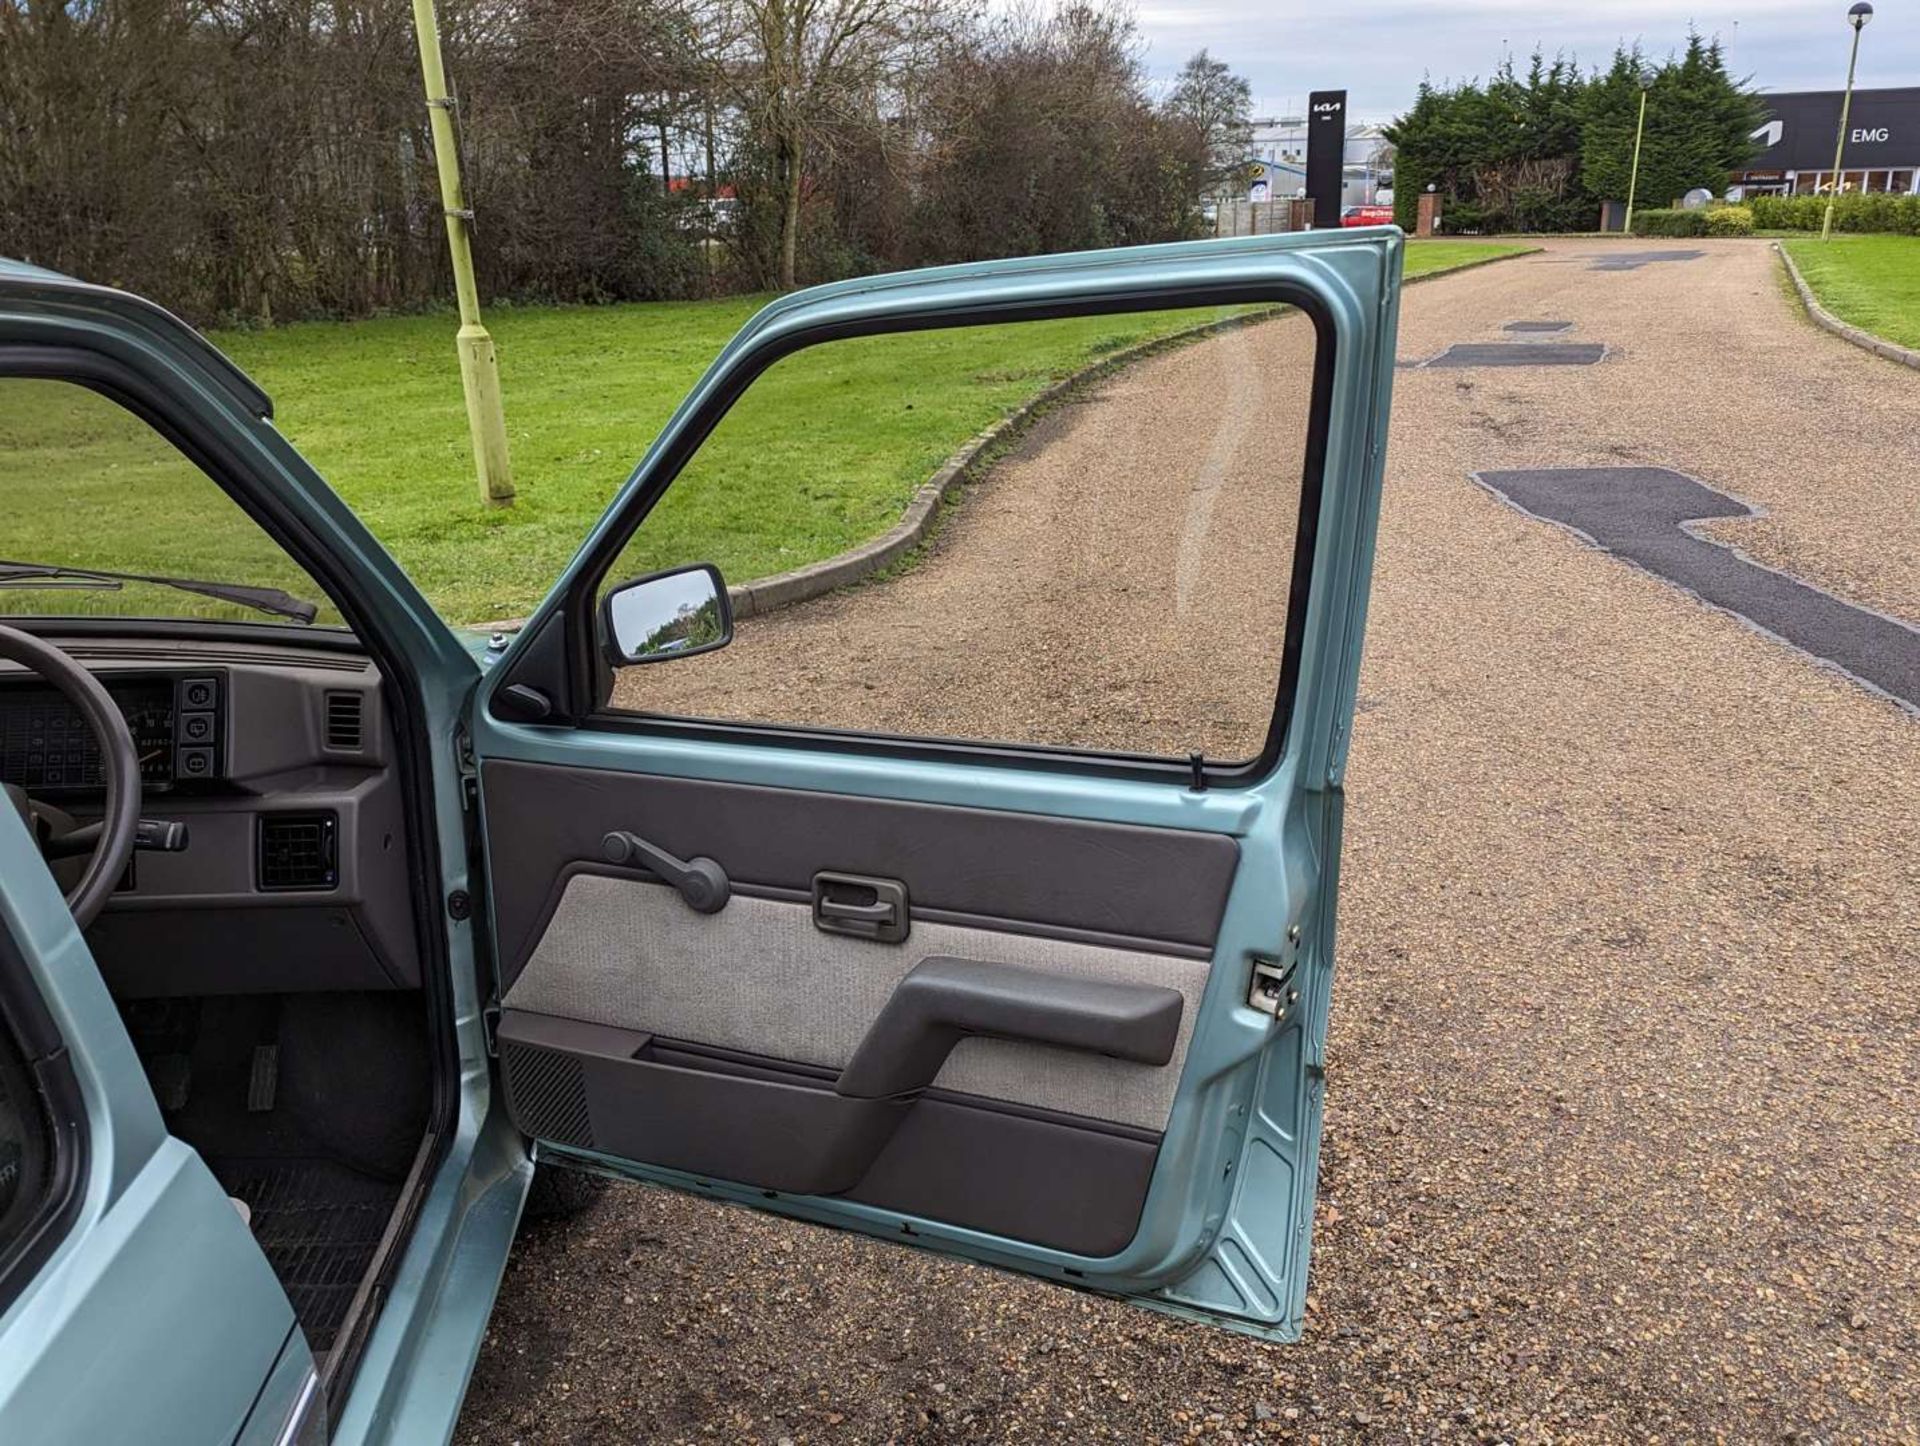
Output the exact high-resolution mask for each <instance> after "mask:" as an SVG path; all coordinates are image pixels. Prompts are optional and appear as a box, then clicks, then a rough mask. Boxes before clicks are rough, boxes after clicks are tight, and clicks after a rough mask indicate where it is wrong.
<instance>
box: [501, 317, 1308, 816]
mask: <svg viewBox="0 0 1920 1446" xmlns="http://www.w3.org/2000/svg"><path fill="white" fill-rule="evenodd" d="M1261 304H1267V305H1284V306H1291V307H1293V308H1295V309H1296V310H1298V311H1301V312H1303V313H1305V314H1306V316H1307V317H1308V318H1309V320H1310V321H1311V322H1312V324H1313V328H1314V335H1315V350H1314V367H1313V386H1312V391H1311V395H1310V398H1309V403H1308V406H1309V410H1308V419H1307V439H1306V446H1305V448H1304V455H1303V460H1302V465H1301V490H1300V513H1299V518H1298V522H1297V525H1296V529H1295V536H1294V552H1293V571H1292V576H1291V578H1290V580H1289V584H1288V590H1287V617H1286V625H1285V631H1284V635H1283V638H1282V642H1281V652H1280V672H1279V677H1278V679H1277V681H1276V685H1275V689H1274V700H1273V707H1272V710H1271V712H1270V714H1269V717H1268V721H1267V731H1266V737H1265V739H1264V740H1263V742H1262V744H1261V748H1260V751H1259V753H1258V754H1256V755H1255V756H1254V757H1252V758H1249V759H1244V760H1237V761H1223V762H1214V761H1210V760H1206V759H1203V760H1202V763H1201V768H1200V770H1199V772H1200V778H1201V779H1202V780H1203V781H1204V782H1205V783H1206V784H1207V785H1208V786H1209V787H1228V788H1232V787H1244V786H1247V785H1249V784H1252V783H1255V782H1258V781H1259V780H1260V779H1262V778H1264V777H1266V776H1267V775H1268V774H1269V773H1271V772H1272V771H1273V769H1274V768H1275V767H1277V766H1278V764H1279V762H1280V760H1281V757H1282V755H1283V752H1284V749H1285V747H1286V736H1287V731H1288V728H1289V727H1290V726H1291V724H1292V719H1293V704H1294V701H1295V694H1296V692H1297V689H1298V684H1299V676H1300V656H1301V652H1302V649H1303V648H1304V645H1305V638H1306V612H1307V599H1308V596H1309V594H1310V593H1311V591H1312V584H1313V562H1314V550H1315V544H1316V541H1317V539H1318V535H1319V525H1320V511H1321V507H1322V505H1323V503H1324V500H1325V498H1324V494H1325V490H1326V484H1327V476H1326V462H1327V442H1328V434H1329V429H1330V426H1331V418H1332V409H1333V379H1334V368H1335V363H1336V359H1337V358H1336V348H1337V344H1338V334H1337V328H1336V327H1335V324H1334V320H1333V316H1332V313H1331V312H1330V311H1329V310H1328V308H1327V307H1326V305H1325V303H1324V302H1322V301H1321V299H1320V298H1319V297H1318V296H1316V295H1315V294H1314V293H1312V292H1311V291H1308V290H1307V289H1306V288H1304V287H1302V286H1300V285H1299V284H1297V283H1294V282H1290V281H1278V282H1276V281H1271V280H1263V281H1257V282H1237V283H1230V284H1225V285H1221V284H1210V285H1204V286H1190V287H1181V288H1177V289H1174V290H1171V291H1169V290H1166V289H1164V288H1152V287H1142V288H1140V289H1139V290H1137V291H1130V292H1122V293H1117V294H1116V293H1110V294H1107V295H1102V296H1099V297H1088V298H1082V299H1075V300H1069V301H1061V300H1058V299H1053V300H1049V301H1045V302H1036V303H1017V304H1010V305H1001V306H991V307H965V306H959V307H955V308H953V309H951V310H949V311H946V312H934V313H926V314H919V315H913V316H888V317H883V318H879V319H877V320H872V321H859V322H843V323H825V324H821V325H818V326H814V327H809V328H806V329H804V330H801V331H797V332H795V333H793V334H792V335H790V336H787V337H783V338H781V339H780V340H779V341H777V342H773V343H769V344H767V345H764V346H763V347H761V348H760V349H759V350H758V351H756V352H755V353H754V354H753V356H752V357H751V358H750V359H749V361H748V362H747V363H746V364H744V365H742V366H740V367H739V368H737V369H735V370H734V371H732V372H730V373H729V374H728V376H727V378H726V386H725V388H724V390H722V391H720V392H717V393H715V394H714V396H712V397H710V398H709V399H707V401H706V403H705V404H704V405H703V406H702V407H701V409H700V410H699V411H698V412H697V413H695V414H694V415H693V416H692V417H690V418H689V420H688V425H687V427H686V428H685V429H684V430H683V431H682V432H681V433H680V435H679V436H677V437H676V438H675V439H674V441H673V443H672V445H671V447H670V449H669V450H668V451H667V452H665V453H664V454H663V455H662V456H661V458H660V459H659V461H658V462H657V463H656V464H655V466H654V471H653V476H652V477H651V478H650V479H649V484H648V486H647V487H646V488H645V490H643V491H642V492H641V493H639V494H638V495H637V496H635V497H634V498H632V499H631V500H629V501H628V502H627V503H626V504H625V505H624V508H623V510H622V513H621V523H622V525H621V526H618V527H616V528H615V529H614V530H612V531H611V532H609V533H608V534H607V535H606V536H605V537H603V538H601V539H600V541H599V542H598V543H597V544H596V545H595V547H594V548H593V550H592V552H591V553H590V554H589V555H588V558H587V562H586V565H585V566H584V567H583V568H582V569H581V570H580V572H579V574H578V575H577V577H576V578H575V580H574V582H573V584H572V585H571V586H570V588H569V589H568V592H567V594H566V596H565V597H564V598H563V599H562V603H561V608H560V613H561V616H562V617H563V619H564V626H565V628H566V631H567V636H566V657H567V667H568V692H569V697H568V699H567V710H566V714H565V716H566V717H567V718H570V719H577V720H580V721H579V722H578V723H577V724H576V725H575V726H577V727H582V728H588V729H591V730H592V731H595V732H607V733H624V734H629V735H650V736H658V737H672V738H688V739H698V740H702V741H711V742H729V743H743V744H762V745H768V746H773V747H789V748H799V749H805V750H808V751H820V750H821V749H823V748H833V749H838V750H840V751H851V752H858V753H864V754H868V755H880V756H886V757H893V758H901V759H915V760H923V761H937V762H954V763H969V764H979V765H986V766H991V767H1010V768H1028V769H1038V770H1042V771H1051V772H1060V773H1074V774H1088V773H1092V774H1098V775H1101V776H1103V777H1123V778H1131V779H1137V780H1142V781H1149V782H1167V783H1177V784H1180V785H1182V786H1191V785H1192V784H1193V783H1194V781H1195V769H1194V767H1193V764H1192V762H1191V761H1190V760H1186V759H1179V758H1171V757H1167V756H1164V755H1160V754H1142V753H1129V752H1113V751H1107V750H1100V749H1089V748H1069V747H1058V746H1052V745H1045V744H1027V743H1016V742H995V741H992V740H974V739H947V738H925V737H912V736H907V735H900V734H891V733H873V732H863V731H860V730H857V729H847V728H827V727H813V726H809V725H803V724H782V723H773V722H767V723H762V722H753V721H747V720H734V719H712V718H697V717H685V716H676V715H667V714H654V713H633V712H616V711H614V710H612V709H610V708H609V707H608V706H607V702H608V699H609V697H610V695H611V693H612V687H613V672H612V669H611V668H610V667H609V666H608V665H607V663H606V661H605V659H604V657H602V655H601V652H600V649H599V648H597V647H596V646H595V637H594V625H595V624H594V619H595V603H596V600H597V598H598V595H599V591H600V587H601V585H602V583H603V582H604V581H605V579H606V576H607V574H608V573H609V572H610V571H611V570H612V568H613V565H614V563H615V562H617V561H618V560H619V557H620V554H621V552H622V551H623V550H624V549H625V547H626V546H627V544H628V543H629V542H630V541H631V540H632V539H633V536H634V534H635V533H636V532H638V531H639V529H640V528H641V527H642V526H643V525H644V524H645V522H646V518H647V515H648V514H649V513H650V512H652V510H653V508H654V507H655V506H656V505H657V504H658V503H659V501H660V499H661V498H662V497H663V496H665V495H666V493H667V491H668V490H669V489H670V488H671V487H672V485H673V483H674V482H675V481H676V480H678V478H679V476H680V474H681V472H682V471H683V470H684V469H685V467H686V465H687V463H688V462H689V461H691V460H692V458H693V456H694V455H695V454H696V453H697V452H698V451H699V449H700V448H701V447H702V446H703V445H704V444H705V442H706V440H707V438H708V437H709V436H711V435H712V433H713V431H714V429H715V428H716V427H717V426H718V425H719V424H720V422H721V420H722V419H723V418H724V417H725V416H726V415H727V413H728V412H730V411H731V410H732V409H733V406H734V404H735V403H736V402H738V401H739V400H740V398H741V396H742V395H743V394H744V393H745V392H746V390H747V389H748V388H749V387H750V386H752V385H753V383H754V382H755V381H757V380H758V379H759V378H760V376H761V375H762V374H764V373H765V372H766V371H767V370H768V369H769V368H771V367H772V366H773V365H774V364H775V363H777V362H779V361H781V360H783V359H785V358H786V357H788V356H791V355H793V354H794V353H796V352H799V351H803V350H806V349H807V348H809V347H814V346H819V345H821V344H823V343H825V342H829V341H843V340H848V339H851V338H854V337H863V336H879V335H889V334H894V333H899V332H917V331H936V330H947V329H953V328H958V327H969V326H993V325H999V324H1003V323H1007V322H1017V321H1053V320H1059V319H1062V318H1066V317H1073V316H1101V315H1122V314H1126V313H1130V312H1142V311H1167V310H1176V309H1182V308H1186V307H1197V306H1236V305H1261ZM505 681H510V680H503V682H505Z"/></svg>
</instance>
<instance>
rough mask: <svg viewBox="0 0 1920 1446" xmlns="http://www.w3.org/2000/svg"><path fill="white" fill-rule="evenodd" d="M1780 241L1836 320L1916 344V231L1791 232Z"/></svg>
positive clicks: (1919, 309)
mask: <svg viewBox="0 0 1920 1446" xmlns="http://www.w3.org/2000/svg"><path fill="white" fill-rule="evenodd" d="M1780 244H1781V245H1783V246H1785V247H1786V248H1787V251H1788V252H1789V253H1790V254H1791V255H1792V257H1793V261H1794V265H1796V266H1798V267H1799V268H1800V274H1801V275H1802V276H1804V277H1806V279H1807V285H1809V286H1811V287H1812V288H1813V294H1814V295H1815V296H1817V297H1819V298H1820V304H1821V305H1822V306H1824V307H1826V309H1827V310H1828V311H1830V312H1832V313H1833V314H1834V315H1835V316H1837V317H1839V318H1840V319H1841V320H1842V321H1844V322H1848V323H1850V324H1852V325H1854V326H1857V327H1859V328H1861V329H1862V330H1863V331H1870V332H1872V333H1873V334H1874V335H1875V336H1879V337H1884V338H1886V339H1887V340H1888V341H1891V342H1897V343H1898V344H1899V345H1901V346H1910V347H1920V236H1847V235H1842V236H1835V237H1833V239H1832V240H1830V241H1822V240H1821V239H1820V238H1819V237H1818V236H1808V235H1795V236H1793V237H1791V238H1789V239H1787V240H1783V241H1782V242H1781V243H1780Z"/></svg>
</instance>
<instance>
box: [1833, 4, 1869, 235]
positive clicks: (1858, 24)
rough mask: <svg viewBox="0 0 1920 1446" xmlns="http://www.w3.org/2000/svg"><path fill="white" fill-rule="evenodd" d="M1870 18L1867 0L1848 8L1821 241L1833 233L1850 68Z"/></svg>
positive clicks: (1850, 99) (1849, 97) (1857, 56)
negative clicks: (1849, 44)
mask: <svg viewBox="0 0 1920 1446" xmlns="http://www.w3.org/2000/svg"><path fill="white" fill-rule="evenodd" d="M1871 19H1873V7H1872V6H1871V5H1869V4H1867V0H1858V3H1856V4H1855V5H1854V7H1853V8H1852V9H1851V10H1849V11H1848V12H1847V24H1849V25H1851V26H1852V27H1853V50H1852V52H1851V53H1850V54H1849V55H1848V56H1847V91H1846V94H1845V95H1844V96H1843V97H1841V100H1840V134H1839V135H1837V136H1835V137H1834V138H1833V176H1832V178H1831V179H1830V181H1829V183H1828V188H1827V214H1826V216H1825V218H1823V219H1822V220H1821V222H1820V239H1821V240H1822V241H1825V240H1827V239H1828V238H1830V237H1831V236H1832V235H1833V203H1834V202H1836V201H1838V200H1839V199H1840V152H1841V151H1843V150H1844V149H1846V144H1847V115H1848V113H1849V112H1850V111H1851V110H1852V109H1853V68H1854V67H1855V66H1856V65H1858V64H1859V63H1860V32H1861V31H1862V30H1865V29H1866V28H1867V22H1868V21H1869V20H1871Z"/></svg>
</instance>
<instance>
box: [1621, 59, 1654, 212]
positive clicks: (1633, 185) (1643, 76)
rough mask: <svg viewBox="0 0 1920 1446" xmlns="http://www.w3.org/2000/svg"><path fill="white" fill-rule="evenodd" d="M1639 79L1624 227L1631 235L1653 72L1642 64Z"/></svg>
mask: <svg viewBox="0 0 1920 1446" xmlns="http://www.w3.org/2000/svg"><path fill="white" fill-rule="evenodd" d="M1637 79H1638V80H1639V82H1640V119H1639V120H1638V121H1636V122H1634V127H1633V172H1632V174H1631V175H1629V176H1628V177H1627V220H1626V224H1625V226H1624V227H1623V228H1622V229H1623V230H1624V231H1625V233H1626V234H1627V235H1629V236H1631V235H1632V234H1633V197H1634V193H1635V192H1636V191H1638V190H1639V189H1640V137H1641V135H1642V134H1643V133H1644V132H1645V131H1646V128H1647V92H1648V91H1650V90H1652V89H1653V72H1652V71H1651V70H1648V69H1647V68H1646V67H1645V66H1642V67H1641V68H1640V72H1639V75H1638V77H1637Z"/></svg>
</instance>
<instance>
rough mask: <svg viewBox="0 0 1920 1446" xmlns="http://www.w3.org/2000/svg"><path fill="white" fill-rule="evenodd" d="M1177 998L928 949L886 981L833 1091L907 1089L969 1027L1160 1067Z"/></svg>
mask: <svg viewBox="0 0 1920 1446" xmlns="http://www.w3.org/2000/svg"><path fill="white" fill-rule="evenodd" d="M1182 1003H1183V1001H1182V999H1181V996H1180V993H1179V991H1178V990H1174V989H1163V988H1161V987H1159V986H1157V985H1152V984H1126V983H1116V982H1113V981H1110V980H1104V979H1080V978H1073V977H1069V976H1067V975H1062V974H1051V973H1047V972H1046V971H1044V970H1039V969H1025V968H1021V967H1019V966H1018V965H1013V964H994V963H989V962H986V961H984V960H979V959H958V958H952V957H948V956H943V955H935V956H933V957H930V958H927V959H923V960H921V961H920V962H919V963H918V964H916V965H915V966H914V967H913V968H912V969H911V970H910V971H909V972H908V974H907V976H906V978H904V979H902V980H901V981H900V982H899V984H897V985H896V986H894V991H893V993H892V995H891V996H890V997H889V998H888V1000H887V1003H886V1006H885V1008H883V1009H882V1010H881V1011H880V1015H879V1017H878V1018H877V1019H875V1020H874V1021H873V1023H872V1025H871V1026H869V1028H868V1029H867V1032H866V1035H865V1036H864V1037H863V1038H862V1039H861V1041H860V1046H859V1048H858V1049H856V1050H855V1051H854V1054H853V1058H852V1059H851V1060H849V1061H848V1063H847V1067H846V1068H845V1069H844V1070H842V1071H841V1073H840V1078H839V1081H838V1083H836V1084H835V1086H834V1088H835V1090H836V1091H837V1092H838V1093H840V1094H842V1095H846V1096H849V1097H852V1098H855V1099H885V1098H893V1097H898V1096H900V1095H904V1094H913V1093H917V1092H919V1091H920V1090H923V1089H925V1088H926V1087H927V1086H928V1085H930V1084H932V1083H933V1081H934V1078H935V1077H936V1076H937V1075H938V1074H939V1073H940V1067H941V1066H942V1065H944V1064H945V1063H946V1061H947V1056H948V1055H949V1054H951V1053H952V1052H953V1047H954V1046H955V1045H956V1044H958V1043H959V1042H960V1041H961V1040H962V1039H964V1038H965V1037H966V1036H968V1035H970V1034H974V1035H988V1036H991V1037H993V1038H996V1039H1018V1040H1025V1041H1027V1042H1030V1043H1033V1044H1051V1045H1058V1046H1060V1047H1062V1048H1065V1049H1078V1050H1086V1051H1089V1052H1091V1053H1094V1054H1103V1055H1107V1056H1109V1057H1111V1058H1113V1059H1124V1060H1131V1061H1133V1062H1134V1063H1136V1064H1154V1065H1164V1064H1166V1063H1167V1062H1168V1061H1169V1060H1171V1059H1172V1058H1173V1047H1174V1044H1175V1042H1176V1040H1177V1038H1178V1036H1179V1032H1180V1010H1181V1006H1182Z"/></svg>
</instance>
